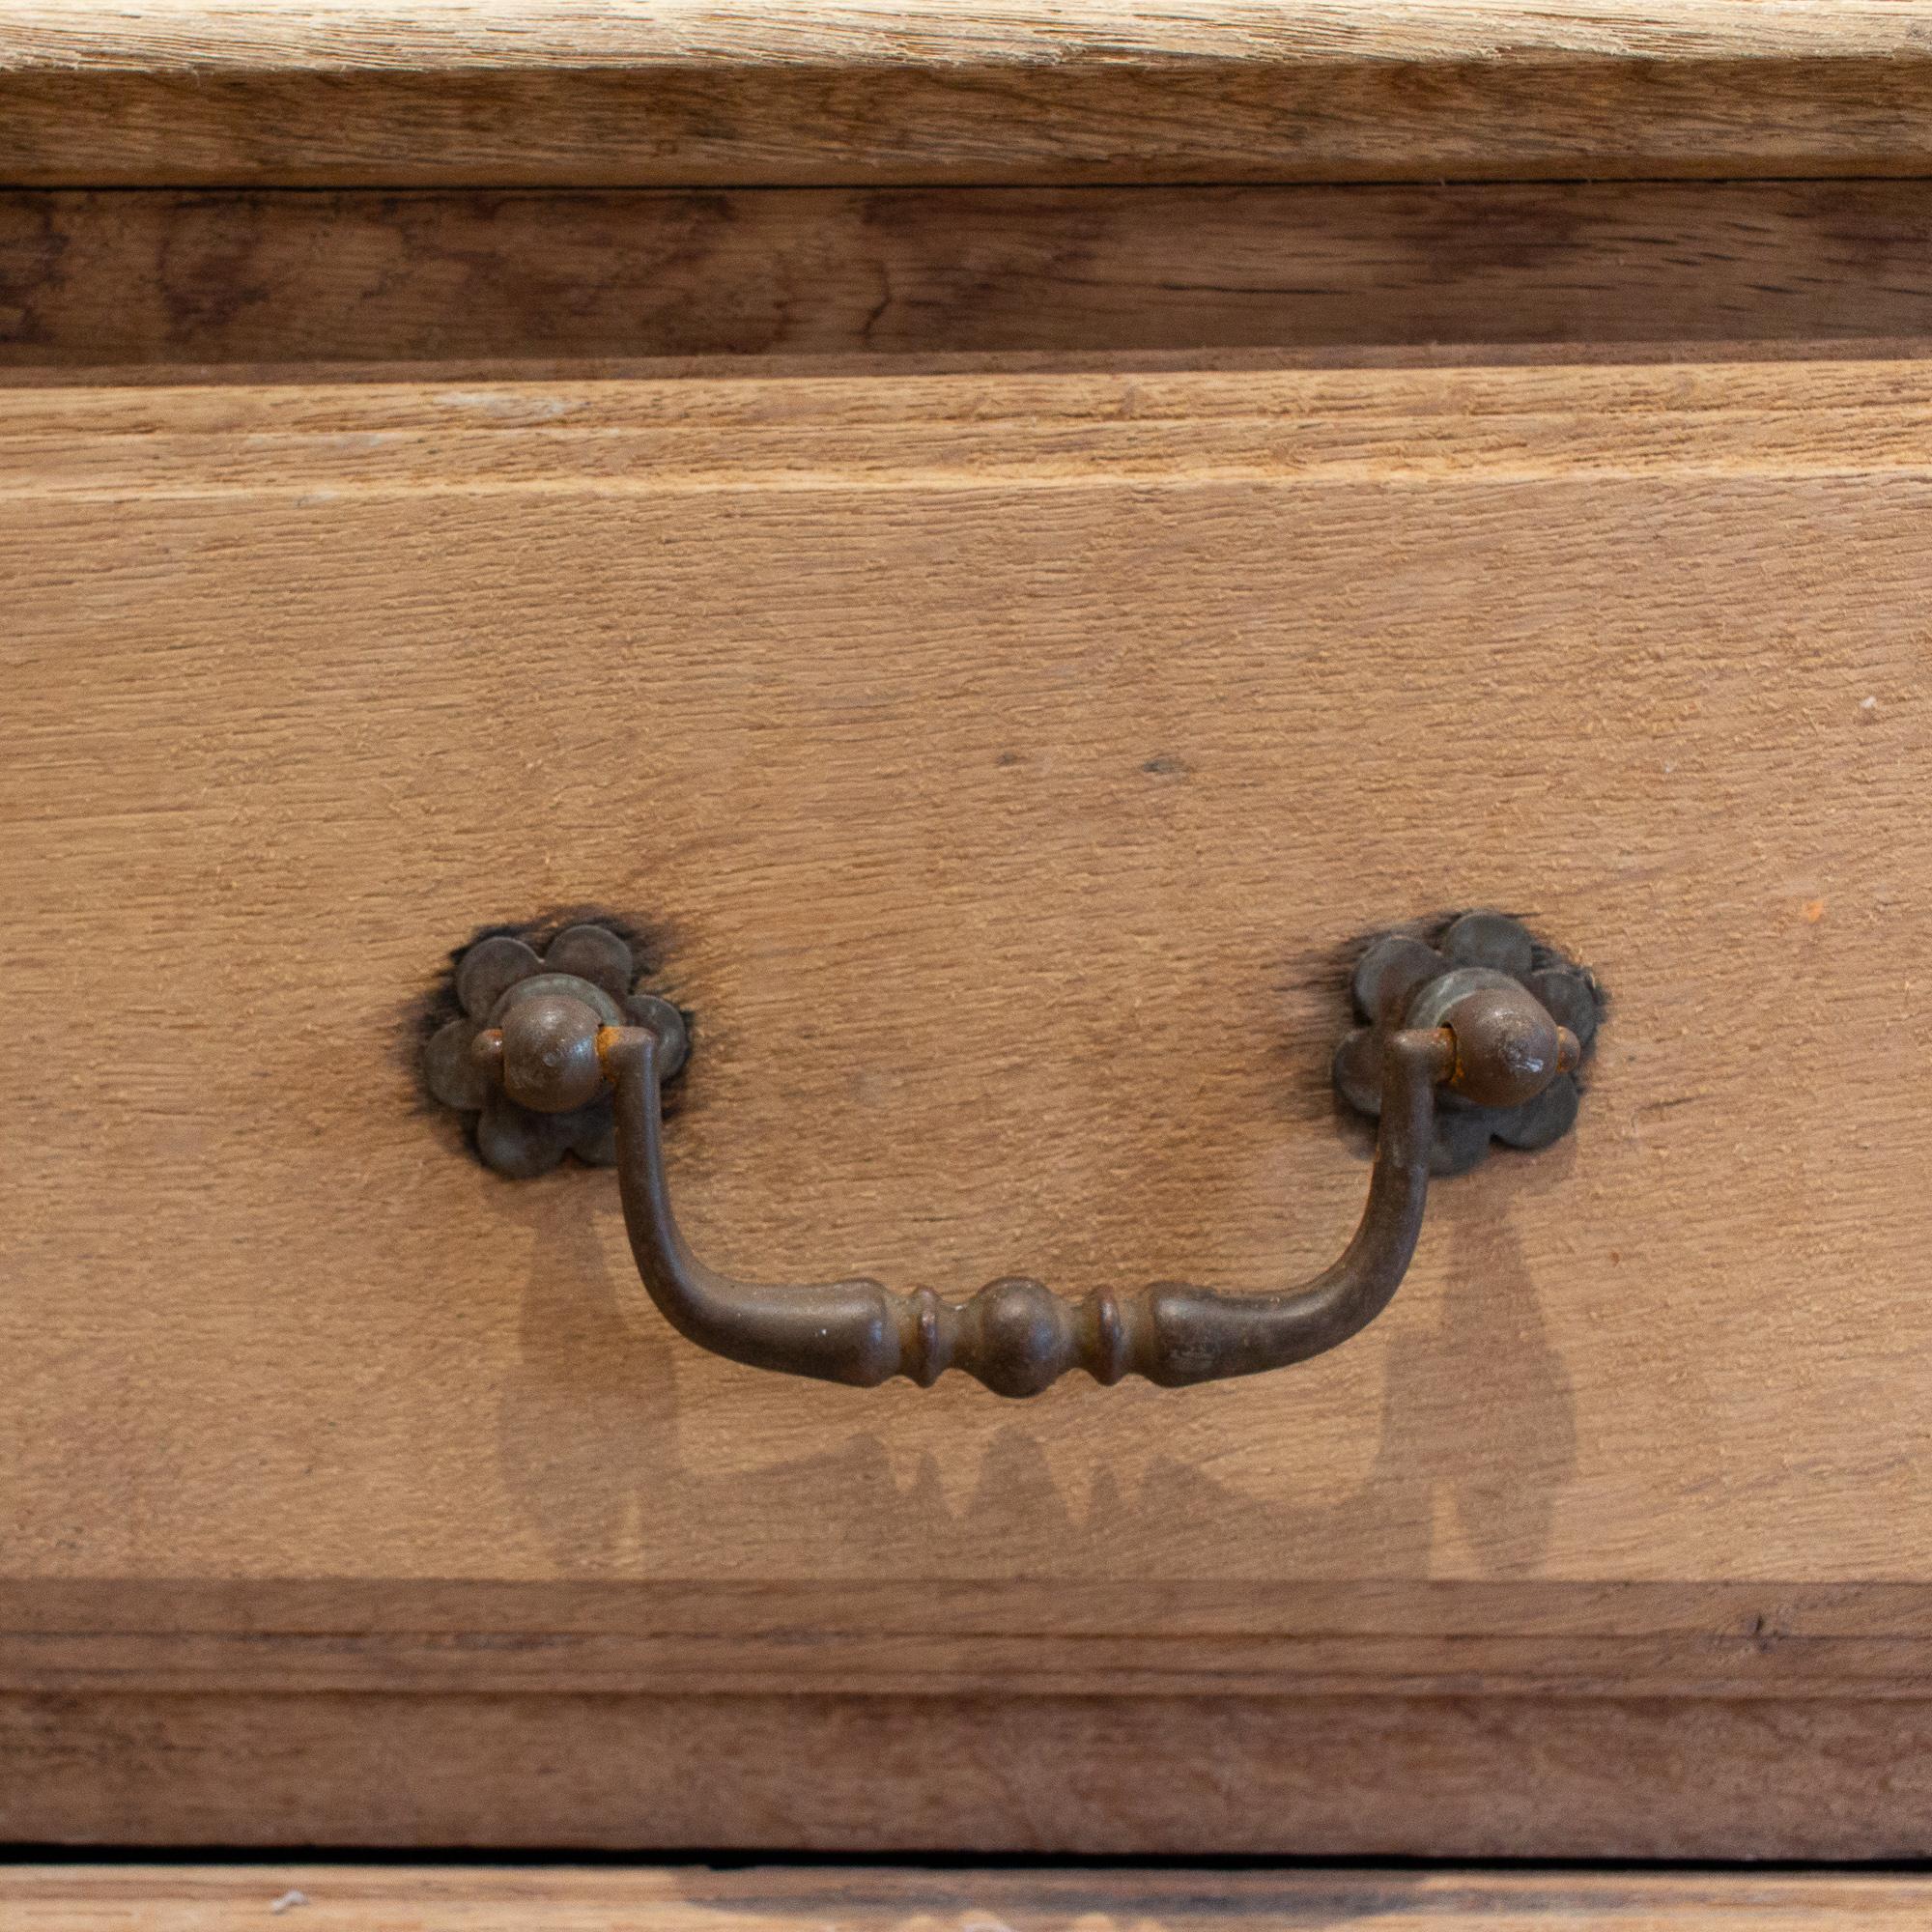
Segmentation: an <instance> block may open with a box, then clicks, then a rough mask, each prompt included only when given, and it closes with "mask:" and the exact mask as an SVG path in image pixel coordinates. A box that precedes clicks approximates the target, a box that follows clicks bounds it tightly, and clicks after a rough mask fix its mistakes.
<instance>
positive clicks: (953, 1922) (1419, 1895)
mask: <svg viewBox="0 0 1932 1932" xmlns="http://www.w3.org/2000/svg"><path fill="white" fill-rule="evenodd" d="M292 1894H293V1895H294V1896H292ZM278 1901H279V1914H280V1915H286V1914H288V1913H291V1912H297V1911H298V1912H299V1913H300V1917H299V1918H298V1919H297V1920H296V1921H295V1922H296V1923H297V1924H298V1925H299V1926H300V1927H301V1928H302V1932H369V1928H370V1927H371V1926H372V1925H373V1924H380V1925H381V1926H382V1927H383V1932H822V1928H824V1927H826V1926H828V1925H832V1926H837V1927H838V1928H839V1932H908V1928H911V1927H914V1926H918V1927H921V1928H924V1927H933V1928H937V1932H979V1928H981V1927H984V1926H986V1925H987V1924H988V1923H989V1922H990V1923H997V1924H1000V1925H1003V1926H1008V1927H1011V1928H1013V1932H1059V1929H1060V1928H1061V1927H1063V1926H1065V1925H1066V1924H1068V1923H1071V1922H1073V1921H1075V1920H1085V1921H1087V1922H1090V1923H1096V1922H1105V1923H1113V1922H1119V1921H1129V1922H1132V1923H1134V1924H1136V1925H1140V1926H1144V1927H1146V1928H1147V1932H1247V1929H1248V1928H1252V1927H1262V1926H1265V1927H1274V1926H1279V1927H1281V1928H1284V1932H1288V1929H1289V1928H1296V1927H1309V1928H1316V1927H1321V1928H1324V1932H1327V1928H1337V1927H1343V1926H1364V1927H1385V1926H1413V1927H1418V1928H1425V1932H1426V1929H1427V1928H1435V1927H1453V1928H1454V1932H1511V1928H1516V1927H1535V1928H1538V1932H1607V1928H1615V1929H1616V1932H1719V1928H1732V1927H1737V1928H1744V1929H1745V1932H1756V1929H1757V1928H1759V1927H1780V1926H1791V1927H1802V1928H1804V1932H1856V1928H1870V1927H1878V1928H1884V1927H1888V1926H1903V1927H1913V1928H1917V1927H1918V1926H1921V1925H1923V1924H1924V1923H1925V1920H1926V1918H1927V1916H1928V1914H1932V1881H1928V1880H1926V1879H1924V1878H1922V1877H1904V1876H1897V1875H1892V1874H1886V1875H1881V1876H1861V1875H1852V1874H1846V1875H1839V1876H1833V1875H1814V1876H1807V1877H1789V1876H1776V1875H1767V1876H1744V1875H1724V1874H1701V1873H1700V1874H1677V1873H1655V1874H1652V1873H1615V1874H1611V1873H1596V1872H1566V1873H1534V1874H1526V1873H1507V1872H1373V1871H1347V1870H1344V1871H1326V1872H1231V1871H1211V1870H1210V1871H1193V1872H1188V1871H1180V1872H1177V1871H1166V1870H1159V1871H1154V1870H1150V1871H1135V1870H1132V1869H1127V1870H1122V1871H1104V1872H1051V1871H1042V1872H1001V1871H988V1872H971V1873H947V1872H933V1871H895V1870H890V1869H887V1870H880V1869H877V1868H853V1869H845V1870H840V1869H837V1868H831V1869H827V1868H823V1867H798V1866H793V1867H786V1866H782V1865H776V1866H770V1867H767V1868H765V1869H762V1870H754V1871H747V1872H716V1871H708V1870H704V1869H701V1868H698V1867H694V1866H668V1867H664V1866H661V1867H656V1868H650V1869H642V1870H630V1871H585V1870H581V1869H571V1868H569V1867H567V1866H565V1867H554V1868H551V1869H544V1868H541V1867H535V1868H526V1869H523V1870H515V1871H492V1870H487V1869H483V1870H479V1869H476V1868H474V1867H464V1866H436V1865H418V1866H409V1865H402V1866H376V1867H367V1866H364V1867H358V1866H355V1865H340V1864H327V1865H323V1864H299V1863H295V1864H290V1863H273V1864H260V1865H243V1866H240V1867H236V1866H227V1865H204V1866H193V1865H188V1866H168V1865H147V1866H143V1865H125V1866H102V1865H93V1866H89V1865H77V1866H76V1865H38V1866H36V1865H25V1866H19V1867H16V1868H14V1869H13V1870H9V1871H0V1909H4V1910H5V1911H6V1913H7V1915H8V1922H9V1924H10V1926H13V1927H14V1928H17V1932H99V1927H100V1926H101V1925H102V1924H103V1923H104V1922H111V1923H112V1924H114V1925H115V1926H117V1927H124V1928H126V1932H240V1929H241V1928H242V1927H246V1928H248V1932H257V1928H259V1927H260V1926H261V1924H262V1922H263V1919H264V1917H265V1915H270V1914H276V1913H277V1902H278ZM278 1916H279V1915H278Z"/></svg>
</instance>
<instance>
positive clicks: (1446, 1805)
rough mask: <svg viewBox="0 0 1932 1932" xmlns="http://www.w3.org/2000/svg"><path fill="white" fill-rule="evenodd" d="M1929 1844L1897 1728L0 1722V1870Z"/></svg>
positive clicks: (385, 1705)
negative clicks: (98, 1861) (428, 1853)
mask: <svg viewBox="0 0 1932 1932" xmlns="http://www.w3.org/2000/svg"><path fill="white" fill-rule="evenodd" d="M1928 1821H1932V1704H1928V1703H1925V1702H1915V1703H1904V1704H1872V1703H1868V1702H1863V1701H1860V1702H1853V1703H1823V1704H1810V1705H1805V1706H1804V1707H1803V1708H1801V1709H1797V1710H1791V1709H1779V1708H1776V1707H1775V1706H1770V1707H1768V1706H1764V1705H1757V1704H1741V1703H1733V1702H1718V1703H1705V1702H1699V1701H1696V1700H1691V1699H1684V1698H1669V1699H1655V1700H1616V1699H1589V1700H1577V1701H1556V1702H1550V1701H1548V1700H1544V1699H1523V1698H1511V1697H1489V1696H1470V1697H1464V1698H1455V1699H1433V1700H1432V1699H1422V1700H1417V1699H1408V1698H1396V1697H1377V1698H1365V1699H1327V1698H1299V1697H1297V1698H1287V1699H1270V1698H1211V1697H1209V1698H1145V1699H1122V1698H1057V1697H1024V1696H1012V1695H1009V1696H1005V1697H993V1698H957V1699H939V1698H929V1697H923V1698H913V1699H895V1698H877V1697H839V1698H813V1697H797V1696H777V1697H773V1696H733V1697H720V1698H687V1697H628V1698H625V1697H569V1696H558V1697H527V1696H525V1697H518V1696H511V1697H421V1696H384V1695H380V1694H368V1693H348V1694H344V1695H339V1696H324V1697H318V1696H259V1695H252V1694H248V1693H236V1694H233V1695H228V1696H213V1697H180V1696H128V1695H119V1696H115V1695H109V1696H99V1697H65V1696H60V1697H0V1830H4V1831H5V1833H6V1835H7V1837H8V1839H9V1840H10V1841H13V1842H15V1843H69V1844H76V1845H78V1844H105V1845H115V1844H118V1845H135V1844H148V1845H188V1846H193V1845H228V1846H238V1847H239V1846H260V1847H288V1846H291V1845H362V1846H370V1847H377V1846H387V1847H417V1848H421V1847H429V1846H447V1847H452V1848H454V1847H482V1848H486V1849H495V1850H497V1851H504V1850H512V1849H531V1850H544V1849H548V1850H554V1851H572V1850H599V1849H644V1850H655V1851H678V1850H693V1851H702V1852H729V1851H739V1852H743V1851H765V1852H772V1851H778V1852H785V1851H804V1852H844V1853H852V1854H861V1853H871V1854H891V1855H895V1856H907V1855H914V1854H920V1853H929V1852H931V1851H933V1850H935V1849H940V1850H952V1851H954V1852H961V1851H963V1852H975V1851H978V1852H988V1853H1000V1854H1003V1855H1017V1854H1042V1853H1043V1854H1054V1855H1060V1854H1073V1853H1081V1854H1088V1853H1091V1854H1095V1855H1106V1856H1126V1857H1136V1856H1146V1857H1152V1856H1163V1855H1172V1856H1179V1857H1193V1858H1208V1857H1213V1856H1216V1855H1219V1854H1230V1855H1242V1856H1266V1857H1284V1856H1298V1855H1303V1854H1308V1855H1314V1854H1340V1855H1345V1856H1352V1857H1363V1858H1372V1857H1381V1856H1390V1857H1395V1856H1414V1857H1445V1856H1446V1857H1457V1858H1464V1859H1488V1858H1495V1859H1500V1858H1521V1857H1567V1858H1584V1859H1588V1858H1631V1859H1739V1858H1753V1859H1762V1858H1786V1859H1874V1860H1875V1859H1890V1860H1900V1859H1918V1858H1923V1857H1925V1856H1926V1855H1927V1853H1928V1852H1929V1851H1932V1823H1928ZM973 1876H974V1877H975V1878H977V1877H979V1876H980V1875H978V1874H975V1875H973ZM1081 1876H1084V1877H1086V1878H1088V1879H1089V1880H1094V1878H1095V1875H1094V1874H1092V1873H1089V1874H1084V1875H1081ZM0 1898H4V1894H0ZM10 1932H12V1928H11V1927H10Z"/></svg>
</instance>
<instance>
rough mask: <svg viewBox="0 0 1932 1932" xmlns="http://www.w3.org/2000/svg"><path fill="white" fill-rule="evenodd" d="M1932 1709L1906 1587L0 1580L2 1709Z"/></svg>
mask: <svg viewBox="0 0 1932 1932" xmlns="http://www.w3.org/2000/svg"><path fill="white" fill-rule="evenodd" d="M242 1690H248V1691H259V1692H263V1693H288V1694H298V1695H299V1694H309V1693H340V1692H351V1691H384V1692H395V1693H401V1694H405V1695H408V1694H434V1695H478V1696H490V1695H497V1694H502V1693H510V1692H540V1693H546V1694H558V1695H574V1694H596V1695H638V1696H662V1695H720V1694H770V1695H776V1696H787V1695H820V1696H847V1695H886V1696H913V1697H926V1696H949V1695H952V1696H967V1695H970V1696H1000V1695H1012V1694H1023V1695H1066V1696H1096V1697H1106V1698H1122V1699H1131V1698H1135V1697H1150V1696H1163V1697H1173V1696H1181V1697H1185V1696H1240V1697H1333V1696H1348V1697H1377V1696H1400V1697H1416V1696H1458V1697H1469V1696H1478V1697H1593V1698H1595V1697H1660V1698H1691V1699H1695V1698H1714V1697H1715V1698H1744V1699H1752V1700H1756V1699H1767V1700H1774V1701H1777V1700H1792V1701H1801V1702H1802V1701H1807V1700H1815V1699H1821V1698H1842V1697H1855V1698H1878V1699H1884V1700H1893V1699H1901V1698H1907V1699H1918V1698H1932V1588H1928V1587H1926V1586H1924V1585H1919V1584H1912V1583H1892V1582H1885V1583H1879V1582H1872V1583H1833V1584H1797V1585H1790V1584H1778V1583H1713V1584H1695V1583H1583V1582H1516V1583H1509V1582H1446V1583H1444V1582H1435V1583H1431V1582H1422V1581H1407V1582H1404V1581H1379V1582H1377V1581H1365V1582H1316V1583H1290V1584H1272V1583H1260V1582H1241V1583H1198V1584H1169V1585H1146V1586H1136V1585H1131V1584H1125V1583H1122V1582H1118V1581H1096V1582H1082V1583H1075V1582H1066V1583H1053V1582H1042V1581H1030V1582H1013V1583H973V1582H965V1581H961V1580H960V1579H958V1578H952V1577H941V1578H909V1579H904V1580H900V1581H896V1582H890V1583H860V1582H849V1583H840V1582H820V1583H789V1584H771V1583H742V1584H732V1583H703V1582H698V1583H694V1582H682V1581H665V1582H657V1581H629V1582H619V1581H611V1582H598V1583H561V1582H558V1583H542V1582H531V1583H503V1582H457V1581H433V1582H430V1581H426V1582H397V1581H370V1582H363V1581H317V1582H297V1581H261V1582H246V1583H240V1582H237V1583H201V1584H197V1583H188V1582H171V1581H153V1582H142V1581H134V1580H125V1579H124V1580H99V1581H70V1580H56V1579H40V1580H20V1579H14V1580H8V1581H0V1693H56V1694H61V1695H74V1694H93V1693H100V1692H105V1691H143V1692H166V1693H170V1694H197V1693H214V1692H230V1691H242Z"/></svg>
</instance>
